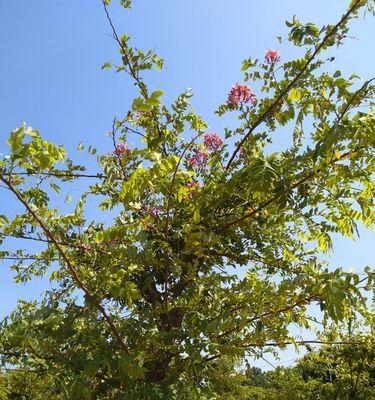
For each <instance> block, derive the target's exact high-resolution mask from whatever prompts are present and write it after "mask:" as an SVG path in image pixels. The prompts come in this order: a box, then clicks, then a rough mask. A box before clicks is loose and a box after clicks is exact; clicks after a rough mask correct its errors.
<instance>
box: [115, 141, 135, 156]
mask: <svg viewBox="0 0 375 400" xmlns="http://www.w3.org/2000/svg"><path fill="white" fill-rule="evenodd" d="M124 153H128V154H130V153H131V150H130V148H129V146H128V145H127V144H125V143H117V144H116V148H115V150H114V151H113V154H115V155H116V156H119V157H121V156H122V155H123V154H124Z"/></svg>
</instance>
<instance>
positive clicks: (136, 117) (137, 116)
mask: <svg viewBox="0 0 375 400" xmlns="http://www.w3.org/2000/svg"><path fill="white" fill-rule="evenodd" d="M142 116H143V112H142V111H136V112H135V114H134V120H135V121H138V120H139V118H141V117H142Z"/></svg>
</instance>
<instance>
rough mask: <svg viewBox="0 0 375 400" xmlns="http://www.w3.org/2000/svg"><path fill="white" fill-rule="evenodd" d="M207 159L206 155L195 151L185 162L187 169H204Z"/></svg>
mask: <svg viewBox="0 0 375 400" xmlns="http://www.w3.org/2000/svg"><path fill="white" fill-rule="evenodd" d="M207 159H208V154H207V153H205V152H203V151H200V150H196V151H195V154H194V155H192V156H190V157H189V158H188V159H187V162H188V165H189V167H191V168H197V169H204V168H205V167H206V164H207Z"/></svg>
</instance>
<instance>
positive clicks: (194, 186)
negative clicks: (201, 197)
mask: <svg viewBox="0 0 375 400" xmlns="http://www.w3.org/2000/svg"><path fill="white" fill-rule="evenodd" d="M187 187H188V188H190V189H192V188H197V189H199V188H201V187H202V185H201V184H200V183H198V182H195V181H193V182H189V183H188V184H187Z"/></svg>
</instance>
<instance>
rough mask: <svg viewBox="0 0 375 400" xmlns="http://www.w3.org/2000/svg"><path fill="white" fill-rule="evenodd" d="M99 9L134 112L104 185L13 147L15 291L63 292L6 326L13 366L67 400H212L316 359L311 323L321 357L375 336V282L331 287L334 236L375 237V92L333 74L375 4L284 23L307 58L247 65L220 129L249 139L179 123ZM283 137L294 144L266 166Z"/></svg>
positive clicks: (4, 235)
mask: <svg viewBox="0 0 375 400" xmlns="http://www.w3.org/2000/svg"><path fill="white" fill-rule="evenodd" d="M122 5H124V6H125V7H126V8H128V7H130V2H127V1H122ZM103 7H104V11H105V15H106V16H107V18H108V21H109V26H110V28H111V29H112V34H113V37H114V39H115V41H116V42H117V45H118V47H119V52H120V61H119V64H118V65H116V64H113V63H108V62H107V63H105V64H104V65H103V68H104V69H110V68H114V69H115V70H116V71H118V72H124V73H125V74H126V76H127V77H129V78H130V79H131V80H132V81H133V82H134V83H135V85H136V87H137V88H138V91H139V94H138V97H136V98H135V99H134V101H133V104H132V107H131V109H130V110H128V111H126V112H125V114H124V116H123V117H121V118H115V119H114V121H113V125H112V129H111V133H110V136H111V139H112V141H113V153H111V154H107V153H104V154H103V153H100V152H98V151H97V149H95V148H93V147H89V148H87V151H88V152H89V153H91V154H93V155H94V156H95V157H96V160H97V165H98V172H95V173H91V172H87V171H86V168H85V167H84V166H81V165H76V164H75V163H74V162H73V161H72V160H71V159H70V158H68V157H67V154H66V152H65V150H64V149H63V147H62V146H59V145H55V144H53V143H49V142H47V141H45V140H44V139H42V137H41V135H40V134H39V132H37V131H36V130H34V129H32V128H30V127H27V126H26V125H24V126H22V127H21V128H18V129H16V130H14V131H13V132H12V133H11V135H10V138H9V141H8V143H9V146H10V150H9V154H8V155H6V156H4V157H3V158H2V159H1V160H0V180H1V182H2V186H3V187H5V188H6V189H8V192H10V193H11V194H12V195H13V196H14V199H15V200H17V201H18V202H19V203H20V205H21V206H22V207H23V208H22V211H20V212H19V213H18V214H17V215H16V216H10V215H6V214H4V215H0V239H1V243H2V250H1V251H0V256H1V257H2V259H8V260H9V259H10V260H14V261H13V267H12V268H13V269H14V271H15V272H16V280H17V281H19V282H24V281H26V280H29V279H33V278H34V277H36V276H40V275H43V274H46V273H51V275H50V277H51V281H52V282H53V287H54V289H53V290H50V291H49V292H47V293H46V295H45V297H44V299H43V300H42V301H41V302H24V301H20V302H19V306H18V308H17V309H16V310H15V311H14V312H13V313H12V314H11V315H10V316H9V317H8V318H6V319H5V320H4V321H3V322H2V324H1V326H0V333H1V335H0V337H1V339H0V353H1V359H2V363H3V365H8V366H9V365H13V366H17V367H18V368H22V369H27V370H30V371H32V372H36V373H38V374H40V375H42V376H43V374H45V375H44V376H46V377H47V378H46V379H47V381H48V382H50V385H51V387H53V388H54V393H55V394H54V396H55V397H54V398H56V399H57V398H70V399H75V398H77V399H134V398H150V399H153V398H154V399H158V398H171V399H172V398H176V399H177V398H178V399H205V398H206V399H216V398H222V397H220V394H219V393H220V391H221V389H222V387H223V385H226V384H227V383H228V382H229V381H230V379H231V378H230V377H231V376H232V373H233V372H234V371H235V370H237V368H238V367H240V366H241V365H242V363H243V361H244V359H245V357H247V356H249V355H250V356H260V355H261V354H264V353H265V352H267V351H276V350H277V349H278V348H283V347H285V346H286V345H288V344H294V345H295V346H299V345H303V344H305V342H304V340H303V338H302V339H301V338H300V337H298V336H295V335H294V334H293V332H295V329H294V330H293V329H291V327H293V326H297V327H300V328H302V329H303V330H304V331H306V330H307V331H308V330H312V329H315V328H316V326H317V325H316V323H315V322H314V320H315V318H316V312H314V311H313V309H312V307H311V305H315V306H316V305H317V306H318V307H319V308H320V310H321V321H320V323H321V324H320V325H319V327H321V328H320V329H319V330H318V332H317V335H318V339H317V342H324V341H325V340H326V339H325V338H326V337H325V328H326V327H327V326H331V325H333V326H334V325H335V324H338V323H339V322H341V321H345V320H348V319H350V318H353V316H357V317H358V316H359V315H361V318H363V319H364V320H365V321H367V323H369V324H370V323H371V312H370V311H369V310H368V304H367V300H366V290H370V289H371V285H372V282H373V272H372V269H371V268H370V267H367V268H366V269H365V272H366V274H367V276H366V277H365V278H364V279H362V280H360V278H359V276H358V275H356V274H354V273H347V272H344V271H343V270H342V269H340V268H338V269H335V270H329V269H328V268H327V262H326V259H327V257H326V256H325V255H326V254H329V252H330V250H331V249H332V236H333V235H335V234H341V235H343V236H346V237H349V238H354V237H355V236H356V234H357V224H358V223H361V224H364V225H365V226H366V227H368V228H370V227H372V226H373V224H374V220H375V218H374V213H373V207H374V182H373V179H372V178H373V174H374V168H375V160H374V144H375V137H374V129H375V115H374V108H373V97H374V92H375V90H374V89H375V88H374V85H373V83H372V81H371V80H367V81H362V80H361V79H360V78H359V77H358V76H357V75H352V76H350V77H345V76H343V75H342V74H341V72H340V71H339V70H337V71H336V72H335V73H333V74H331V73H329V72H327V71H328V70H330V69H331V66H332V63H333V61H334V59H333V57H328V58H327V57H326V56H325V51H327V50H330V52H332V51H333V49H334V48H335V47H339V46H341V45H342V43H343V42H344V40H345V38H346V36H347V33H348V29H349V28H348V26H349V25H348V24H349V22H350V21H351V20H352V19H354V18H356V17H357V16H358V15H360V14H362V13H363V12H364V11H365V10H370V11H373V8H374V2H373V1H364V0H356V1H351V3H350V5H349V8H348V9H347V11H345V13H344V14H343V16H342V18H341V19H340V20H339V21H338V23H337V24H336V25H326V26H323V27H320V28H319V27H317V26H315V25H314V24H312V23H303V22H301V21H299V20H298V19H296V18H294V19H293V20H292V21H291V22H287V26H288V27H289V35H288V40H289V41H290V42H291V43H292V44H293V45H295V46H297V47H300V48H301V52H303V55H302V56H301V57H300V58H297V59H293V60H281V59H280V57H281V56H282V55H280V54H279V53H278V52H277V51H272V50H270V51H267V54H266V58H265V59H264V61H263V60H258V59H254V58H248V59H246V60H245V61H244V62H243V65H242V70H243V72H244V83H242V84H236V85H234V86H233V88H232V90H231V91H230V93H229V95H228V101H227V102H225V103H224V104H221V105H219V107H218V109H217V112H216V113H217V115H218V116H222V115H225V114H229V113H231V114H232V115H234V116H237V117H238V121H239V122H238V126H237V127H235V128H229V127H226V128H223V131H222V132H220V133H218V134H216V133H210V132H209V131H208V127H207V124H206V123H205V121H204V119H203V118H202V117H200V116H199V115H198V114H196V113H195V112H194V111H193V110H192V109H190V107H189V98H190V97H191V96H192V93H191V92H190V91H186V92H183V93H181V95H180V96H178V98H177V99H176V100H175V101H174V102H173V103H172V104H170V105H168V104H164V102H163V91H162V90H155V91H152V90H150V89H149V88H148V86H147V84H146V83H145V81H144V79H143V77H142V71H144V70H150V69H160V68H162V66H163V60H162V59H161V58H160V57H158V56H157V55H156V54H155V53H154V51H152V50H146V51H143V50H140V49H138V48H136V47H132V45H131V43H130V38H129V37H128V36H126V35H124V36H122V37H121V36H120V35H119V34H118V33H117V32H116V30H115V27H114V25H113V23H112V20H111V17H110V14H109V8H108V7H109V1H108V0H103ZM262 57H263V55H261V58H262ZM253 82H262V87H261V89H260V91H259V92H257V93H255V92H254V91H253V90H252V89H251V86H252V84H253ZM282 127H286V128H287V129H288V131H289V132H290V135H292V139H293V140H292V144H291V146H289V147H288V148H285V149H284V150H282V151H279V152H276V153H270V151H269V144H270V143H271V142H272V138H273V135H274V134H276V133H277V132H278V131H279V130H280V129H281V128H282ZM284 129H285V128H284ZM133 135H138V136H139V137H140V145H139V147H137V148H129V146H128V145H127V144H126V142H127V140H128V138H129V137H130V136H133ZM79 149H80V150H85V148H84V146H83V145H80V146H79ZM88 180H89V182H90V183H89V184H88V185H86V184H85V182H87V181H88ZM76 182H82V188H85V187H86V189H85V193H84V194H83V195H82V197H81V198H80V199H79V201H78V202H77V203H76V204H75V206H74V210H73V212H69V213H63V212H62V211H59V209H58V208H54V207H53V206H52V205H51V198H52V196H53V192H57V193H60V194H62V193H64V192H65V191H69V186H70V184H76ZM85 185H86V186H85ZM67 200H69V198H67ZM94 207H97V209H96V212H95V218H94V219H89V218H88V216H87V215H88V213H87V210H92V209H93V208H94ZM61 208H62V207H61ZM4 212H5V213H6V209H4ZM91 215H92V213H91ZM108 215H112V216H114V217H113V219H111V221H110V222H108ZM9 238H17V239H19V241H20V246H19V249H17V250H15V251H12V250H10V249H11V247H10V246H9V245H8V243H9V242H8V240H9ZM26 240H27V241H28V242H27V243H29V242H30V241H32V242H35V244H37V245H38V246H36V247H35V248H34V249H36V251H35V252H32V251H31V250H32V249H31V250H26V249H27V248H29V247H27V246H26V244H25V243H26V242H25V241H26ZM25 261H28V262H29V264H28V266H27V267H25V265H24V263H25ZM77 290H78V291H79V292H80V293H81V295H77ZM314 315H315V317H314ZM237 385H238V387H240V386H241V383H240V382H238V383H237ZM64 396H65V397H64Z"/></svg>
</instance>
